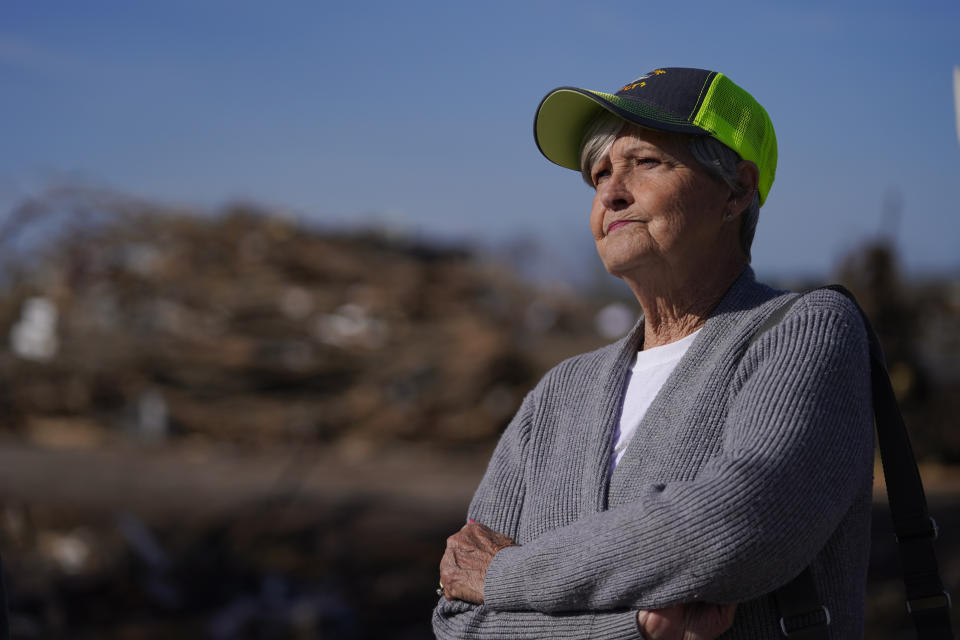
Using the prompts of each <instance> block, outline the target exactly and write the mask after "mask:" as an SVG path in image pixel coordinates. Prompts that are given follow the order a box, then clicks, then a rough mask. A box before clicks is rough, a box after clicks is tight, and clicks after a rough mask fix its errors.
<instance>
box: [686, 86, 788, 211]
mask: <svg viewBox="0 0 960 640" xmlns="http://www.w3.org/2000/svg"><path fill="white" fill-rule="evenodd" d="M693 123H694V124H696V125H697V126H699V127H701V128H702V129H704V130H705V131H707V132H708V133H709V134H710V135H711V136H712V137H714V138H716V139H717V140H719V141H720V142H722V143H724V144H725V145H727V146H728V147H730V148H731V149H734V150H735V151H736V152H737V153H739V154H740V157H741V158H743V159H744V160H749V161H751V162H753V163H754V164H756V165H757V168H759V170H760V184H759V187H758V191H759V192H760V203H761V204H763V202H764V201H765V200H766V198H767V193H769V192H770V187H771V186H773V179H774V176H775V175H776V173H777V137H776V134H775V133H774V131H773V123H772V122H771V121H770V116H769V115H767V111H766V109H764V108H763V107H762V106H761V105H760V103H759V102H757V101H756V100H754V99H753V96H751V95H750V94H749V93H747V92H746V91H744V90H743V89H741V88H740V87H738V86H737V85H736V84H734V83H733V81H731V80H730V79H729V78H728V77H727V76H725V75H723V74H722V73H718V74H717V75H716V77H715V78H714V80H713V82H712V83H711V84H710V88H709V89H708V90H707V95H706V97H705V98H704V100H703V105H702V106H701V107H700V110H699V111H698V112H697V114H696V116H694V118H693Z"/></svg>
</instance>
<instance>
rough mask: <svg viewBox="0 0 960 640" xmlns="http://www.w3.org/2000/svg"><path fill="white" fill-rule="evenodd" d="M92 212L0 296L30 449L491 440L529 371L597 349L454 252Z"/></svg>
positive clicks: (264, 221)
mask: <svg viewBox="0 0 960 640" xmlns="http://www.w3.org/2000/svg"><path fill="white" fill-rule="evenodd" d="M58 206H59V207H60V209H63V207H64V204H63V202H60V203H59V204H58ZM97 212H98V215H97V217H96V221H95V222H91V221H89V217H88V218H87V219H86V220H87V221H86V222H83V223H80V224H76V225H75V226H74V228H72V229H71V230H70V232H69V233H61V234H59V235H58V236H57V238H56V239H55V240H51V241H50V242H49V244H48V246H45V247H43V248H42V250H39V251H38V250H34V251H33V252H32V253H31V254H30V256H31V258H32V261H30V260H27V259H23V260H21V261H20V262H18V263H14V264H10V265H8V268H7V271H6V272H7V273H8V274H9V275H8V277H7V279H6V281H5V282H3V283H2V288H0V331H3V332H4V335H6V336H8V340H7V344H6V348H4V349H2V350H0V385H2V389H3V390H2V392H0V415H3V416H5V417H4V419H3V420H4V424H3V425H2V426H3V427H6V428H8V429H13V430H16V431H18V432H20V433H21V434H23V435H25V436H26V437H28V438H33V439H38V440H41V441H47V440H51V439H53V440H56V439H58V438H67V439H71V440H76V439H81V440H82V439H85V438H86V439H90V440H92V441H96V440H97V439H98V438H104V437H111V434H116V433H126V434H129V435H133V436H135V437H136V438H140V439H142V440H144V441H147V442H156V441H160V440H163V439H165V438H169V437H183V436H190V437H201V438H209V439H213V440H217V441H233V442H239V443H246V444H251V445H258V446H259V445H262V444H264V443H267V442H275V443H291V442H296V443H311V442H316V443H325V444H326V443H337V444H342V445H344V446H345V447H346V448H347V449H349V450H350V451H354V452H363V451H366V450H369V449H370V448H371V447H374V448H375V447H376V446H377V444H378V443H388V442H395V441H397V440H408V441H428V442H430V443H431V444H435V445H441V446H459V445H462V444H471V443H477V442H483V441H489V440H491V439H492V438H494V437H495V436H496V435H497V434H498V433H499V431H500V430H501V429H502V428H503V426H504V425H505V424H506V422H507V421H508V420H509V418H510V416H511V415H512V413H513V411H514V410H515V409H516V407H517V406H518V405H519V403H520V401H521V400H522V397H523V394H524V393H526V391H527V390H529V389H530V388H531V387H532V385H533V384H534V383H535V382H536V379H537V378H538V377H539V375H541V374H542V372H543V370H544V368H545V367H546V366H548V365H549V364H552V363H555V362H556V361H557V360H558V359H560V358H561V357H564V356H566V355H570V354H572V353H574V352H576V351H581V350H583V349H584V348H592V347H595V346H597V345H599V344H601V343H602V342H606V341H609V337H603V338H601V337H600V336H598V335H597V334H596V332H595V330H594V327H593V319H592V315H591V314H592V311H591V309H590V308H588V307H587V306H586V304H585V303H582V302H580V301H577V300H576V299H575V298H574V297H573V296H572V295H569V294H568V295H562V294H550V293H548V292H546V293H545V292H543V291H537V290H534V289H532V288H531V287H529V286H527V285H525V284H523V283H521V282H520V281H519V280H517V279H516V278H515V277H513V276H511V275H509V274H508V273H507V272H506V271H505V270H504V269H498V268H495V267H493V266H489V265H486V264H484V263H483V262H482V261H480V260H478V259H477V258H476V257H475V256H474V255H473V254H472V253H471V252H470V251H469V250H467V249H465V248H462V247H443V246H436V245H428V244H424V243H418V242H415V241H410V240H408V239H402V238H399V239H398V238H390V237H387V236H384V235H379V234H375V233H371V232H343V231H340V232H330V231H323V230H319V229H316V228H311V227H308V226H306V225H303V224H299V223H297V222H295V221H292V220H290V219H289V218H283V217H279V216H276V215H269V214H266V213H264V212H261V211H258V210H256V209H253V208H250V207H234V208H233V209H231V210H227V211H224V212H222V213H221V214H220V215H217V216H210V215H206V216H203V215H191V214H183V213H176V212H170V211H164V210H157V209H155V208H154V209H151V208H149V207H134V206H132V205H130V204H129V203H125V202H122V201H112V200H109V199H108V200H105V201H99V202H98V204H97ZM33 213H34V215H35V214H36V212H35V211H34V212H33ZM35 217H36V216H35ZM37 256H41V257H42V259H40V260H38V259H37Z"/></svg>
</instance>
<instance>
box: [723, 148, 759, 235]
mask: <svg viewBox="0 0 960 640" xmlns="http://www.w3.org/2000/svg"><path fill="white" fill-rule="evenodd" d="M759 183H760V171H759V170H758V169H757V165H755V164H754V163H752V162H750V161H749V160H741V161H740V162H738V163H737V184H736V188H735V189H734V190H733V191H731V192H730V198H728V199H727V209H726V211H725V213H724V216H723V218H724V220H732V219H733V218H736V217H737V216H739V215H740V214H741V213H743V211H744V210H745V209H746V208H747V207H749V206H750V203H751V202H753V196H754V194H756V193H757V185H758V184H759Z"/></svg>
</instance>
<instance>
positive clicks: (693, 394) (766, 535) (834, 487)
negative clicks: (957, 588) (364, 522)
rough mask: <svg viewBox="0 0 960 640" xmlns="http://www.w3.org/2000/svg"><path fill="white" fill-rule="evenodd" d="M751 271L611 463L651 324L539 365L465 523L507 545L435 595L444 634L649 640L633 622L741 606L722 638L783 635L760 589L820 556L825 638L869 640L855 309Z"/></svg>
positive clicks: (865, 477) (868, 408) (862, 405)
mask: <svg viewBox="0 0 960 640" xmlns="http://www.w3.org/2000/svg"><path fill="white" fill-rule="evenodd" d="M792 295H795V294H789V293H785V292H782V291H777V290H774V289H771V288H769V287H767V286H765V285H762V284H758V283H757V282H755V280H754V275H753V271H752V270H751V269H750V268H749V267H748V268H747V269H745V270H744V272H743V273H742V274H741V276H740V277H739V278H738V279H737V281H736V282H735V283H734V284H733V286H732V287H731V288H730V289H729V291H728V292H727V293H726V294H725V296H724V298H723V299H722V300H721V302H720V303H719V304H718V306H717V307H716V309H715V310H714V311H713V313H712V314H711V316H710V318H709V319H708V320H707V322H706V324H705V325H704V327H703V329H702V331H700V334H699V335H698V336H697V338H696V339H695V340H694V342H693V344H692V345H691V346H690V348H689V350H688V351H687V353H686V355H685V356H684V357H683V359H682V360H681V361H680V363H679V364H678V366H677V368H676V369H675V370H674V372H673V374H672V375H671V376H670V378H669V379H668V380H667V382H666V384H665V386H664V387H663V388H662V389H661V391H660V393H659V394H658V395H657V397H656V399H655V400H654V402H653V404H652V405H651V406H650V408H649V410H648V411H647V414H646V416H645V417H644V418H643V421H642V422H641V423H640V426H639V428H638V429H637V431H636V434H635V435H634V436H633V439H632V441H631V442H630V445H629V447H628V449H627V451H626V454H625V455H624V457H623V459H622V460H621V462H620V464H619V465H618V466H617V467H616V470H615V471H614V472H613V474H612V475H611V474H610V473H609V460H610V455H611V451H612V438H613V433H614V430H615V428H616V426H617V423H618V419H619V412H620V407H621V404H622V394H623V389H624V386H625V381H626V379H627V374H628V370H629V367H630V364H631V362H632V360H633V357H634V355H635V354H636V351H637V349H638V348H639V347H640V345H641V342H642V337H643V328H642V325H643V321H642V319H641V321H640V323H638V325H637V327H635V328H634V330H633V331H632V332H631V333H630V334H629V335H628V336H626V337H625V338H623V339H621V340H620V341H618V342H616V343H615V344H612V345H609V346H607V347H604V348H602V349H599V350H597V351H594V352H591V353H587V354H583V355H580V356H576V357H574V358H571V359H569V360H566V361H564V362H563V363H561V364H560V365H558V366H557V367H555V368H554V369H553V370H551V371H550V372H549V373H548V374H547V375H546V376H544V378H543V379H542V380H541V381H540V383H539V384H538V385H537V386H536V388H535V389H534V390H533V391H532V392H531V393H530V394H529V395H528V396H527V397H526V398H525V400H524V402H523V404H522V406H521V408H520V410H519V412H518V413H517V415H516V416H515V417H514V419H513V421H512V422H511V423H510V425H509V426H508V427H507V429H506V431H505V432H504V434H503V436H502V438H501V440H500V442H499V444H498V445H497V448H496V450H495V452H494V454H493V457H492V459H491V461H490V463H489V466H488V468H487V471H486V474H485V476H484V478H483V480H482V482H481V483H480V486H479V488H478V489H477V492H476V495H475V496H474V498H473V501H472V503H471V505H470V509H469V516H470V517H471V518H473V519H475V520H476V521H477V522H480V523H482V524H485V525H487V526H489V527H491V528H493V529H495V530H497V531H500V532H502V533H505V534H507V535H509V536H511V537H512V538H513V539H514V540H516V542H517V543H518V545H520V546H516V547H508V548H506V549H503V550H502V551H500V552H499V553H498V554H497V555H496V556H495V557H494V559H493V562H492V563H491V564H490V567H489V569H488V571H487V575H486V582H485V585H484V604H483V605H479V606H478V605H472V604H468V603H464V602H461V601H454V602H447V601H446V600H444V599H442V598H441V599H440V601H439V603H438V604H437V607H436V609H435V610H434V614H433V627H434V632H435V633H436V636H437V637H438V638H441V639H447V638H484V639H486V638H503V639H518V638H529V639H534V638H578V639H585V638H641V636H640V634H639V632H638V630H637V625H636V611H637V610H638V609H653V608H660V607H664V606H667V605H671V604H675V603H680V602H691V601H704V602H716V603H734V602H735V603H740V605H739V607H738V609H737V613H736V619H735V621H734V625H733V627H732V628H731V629H730V630H729V631H728V632H727V633H725V634H724V635H723V636H722V637H723V638H724V639H731V640H732V639H737V640H740V639H743V640H747V639H749V640H770V639H774V638H778V637H782V635H781V632H780V627H779V622H778V616H777V614H776V607H775V604H774V602H773V598H772V596H771V595H770V593H771V592H772V591H773V590H775V589H776V588H777V587H779V586H780V585H782V584H784V583H786V582H787V581H789V580H790V579H791V578H793V577H794V576H795V575H797V574H798V573H799V572H800V571H802V570H803V569H804V568H805V567H806V566H808V565H810V564H811V563H812V565H813V575H814V578H815V581H816V584H817V588H818V592H819V594H820V596H821V599H822V601H823V602H824V603H825V604H826V605H827V607H828V608H829V610H830V614H831V616H832V619H833V624H832V625H831V627H830V629H831V636H830V637H831V638H835V639H838V640H839V639H842V640H849V639H851V638H860V637H862V635H863V609H864V593H865V583H866V573H867V562H868V556H869V541H870V499H871V485H872V477H873V413H872V404H871V393H870V381H869V364H868V355H867V354H868V348H867V339H866V333H865V329H864V327H863V323H862V321H861V319H860V316H859V315H858V312H857V311H856V309H855V308H854V306H853V305H852V304H851V303H850V302H849V301H848V300H847V299H846V298H845V297H843V296H842V295H840V294H838V293H835V292H833V291H816V292H814V293H810V294H807V295H806V296H804V298H803V299H802V300H801V301H799V302H797V303H796V304H794V305H793V307H792V308H791V309H790V310H789V312H788V313H787V315H786V316H785V317H784V318H783V320H781V321H780V322H779V323H778V324H777V325H776V326H775V327H773V328H772V329H770V330H768V331H766V332H764V333H763V334H762V335H761V336H759V337H758V338H757V339H756V340H755V341H754V342H752V343H751V339H752V338H753V337H754V334H755V333H756V332H757V329H758V328H759V327H760V325H761V324H762V323H763V321H764V319H765V318H766V317H767V316H769V314H770V313H771V312H772V311H773V310H774V309H776V308H777V307H779V306H780V305H781V304H783V302H784V301H785V300H787V299H788V297H789V296H792Z"/></svg>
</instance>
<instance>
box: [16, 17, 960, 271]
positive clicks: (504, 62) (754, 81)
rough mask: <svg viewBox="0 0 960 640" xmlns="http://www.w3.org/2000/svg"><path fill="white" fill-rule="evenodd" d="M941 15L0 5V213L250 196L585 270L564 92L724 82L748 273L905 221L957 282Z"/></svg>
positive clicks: (584, 198)
mask: <svg viewBox="0 0 960 640" xmlns="http://www.w3.org/2000/svg"><path fill="white" fill-rule="evenodd" d="M955 64H960V2H956V0H949V1H948V0H943V1H937V2H933V1H931V2H924V1H922V0H921V1H918V2H910V3H908V2H906V1H904V2H897V3H892V2H885V1H882V0H881V1H879V2H857V3H849V2H826V1H819V0H813V1H811V0H805V1H804V2H802V3H800V2H790V3H787V2H774V1H767V2H756V3H749V2H737V1H735V0H734V1H726V2H710V3H705V2H704V3H697V2H684V3H665V2H664V3H654V4H651V3H639V2H636V1H629V2H619V1H608V2H604V3H587V2H523V1H522V0H515V1H514V2H473V3H467V2H416V1H406V2H363V1H356V2H324V1H322V0H316V1H311V2H306V1H304V2H280V1H278V2H271V3H267V2H241V1H227V0H223V1H212V0H211V1H203V0H164V2H154V3H147V2H130V1H128V0H115V1H106V0H88V1H84V2H76V1H66V0H62V1H53V0H51V1H47V2H37V1H34V0H5V1H4V2H3V4H2V5H0V149H2V154H0V213H2V214H5V212H6V211H8V210H9V208H10V207H11V206H12V205H13V204H14V203H16V202H17V201H19V200H20V199H22V198H24V197H26V196H29V195H31V194H34V193H37V192H39V191H40V190H41V189H42V188H43V187H44V186H45V185H51V184H58V183H61V182H64V181H68V182H71V183H78V182H79V183H83V184H90V185H94V186H105V187H111V188H115V189H118V190H121V191H125V192H129V193H132V194H135V195H142V196H147V197H152V198H153V197H155V198H160V199H163V200H167V201H171V202H177V203H194V204H198V205H200V206H204V207H217V206H219V205H222V204H223V203H225V202H228V201H231V200H236V199H251V200H254V201H257V202H260V203H263V204H265V205H268V206H278V207H283V208H287V209H290V210H292V211H295V212H298V213H301V214H304V215H307V216H309V217H312V218H315V219H320V220H332V221H338V222H344V221H348V222H350V221H370V222H371V223H372V224H377V225H389V226H391V227H401V228H405V229H408V230H411V231H412V232H415V233H418V234H422V235H425V236H428V237H434V236H435V237H455V238H461V239H468V240H477V241H480V242H483V243H485V244H487V245H495V244H505V243H509V242H515V241H518V240H531V241H533V242H536V243H538V244H539V245H541V246H542V247H543V254H542V256H543V258H544V259H545V260H548V261H553V263H554V264H556V273H558V274H568V273H572V272H574V271H582V270H589V269H591V268H596V263H595V261H594V259H593V258H591V257H590V256H591V255H592V251H593V249H592V241H591V240H590V236H589V231H588V229H587V211H588V209H589V202H590V197H591V192H590V190H589V189H588V188H587V187H586V186H585V185H583V184H582V183H581V182H580V181H579V178H578V176H577V175H576V174H574V173H573V172H570V171H566V170H564V169H560V168H559V167H556V166H554V165H551V164H550V163H548V162H547V161H546V160H544V159H543V158H542V157H541V156H540V155H539V153H538V152H537V149H536V146H535V145H534V143H533V139H532V133H531V130H532V126H531V124H532V116H533V112H534V109H535V107H536V106H537V104H538V102H539V100H540V98H541V97H542V96H543V95H544V94H545V93H546V92H547V91H548V90H550V89H552V88H554V87H556V86H560V85H576V86H581V87H587V88H592V89H602V90H611V89H616V88H618V87H619V86H620V85H622V84H623V83H625V82H627V81H629V80H631V79H633V78H634V77H636V76H637V75H640V74H641V73H643V72H645V71H648V70H650V69H652V68H655V67H659V66H697V67H706V68H713V69H717V70H720V71H723V72H724V73H726V74H727V75H729V76H730V77H731V78H733V79H734V81H736V82H737V83H738V84H740V85H742V86H744V87H745V88H747V89H748V90H749V91H751V92H752V93H753V94H754V95H755V97H757V99H758V100H759V101H760V102H761V103H762V104H763V105H764V106H765V107H766V108H767V110H768V111H769V113H770V114H771V116H772V118H773V121H774V124H775V126H776V129H777V134H778V139H779V144H780V165H779V170H778V174H777V180H776V183H775V184H774V186H773V189H772V191H771V193H770V197H769V199H768V202H767V205H766V206H765V207H764V208H763V210H762V215H761V222H760V228H759V232H758V236H757V241H756V245H755V252H754V264H755V266H756V268H757V270H758V271H759V272H760V273H761V275H763V274H790V273H797V272H805V273H813V274H827V273H829V271H830V269H831V268H832V267H833V265H834V264H835V263H836V261H837V259H838V258H839V256H841V255H842V254H843V253H844V252H845V251H846V250H848V249H849V248H850V247H853V246H855V245H856V244H857V243H858V242H860V241H861V240H862V239H863V238H864V237H866V236H870V235H873V234H876V233H878V232H879V231H880V230H881V228H882V227H883V216H882V210H883V208H884V202H885V199H886V200H887V201H892V200H897V199H898V200H899V201H900V202H901V203H902V207H901V216H900V220H899V224H898V225H897V226H896V232H897V242H898V245H899V247H900V249H901V251H902V255H903V258H904V261H905V262H906V264H907V266H908V267H909V268H910V269H911V270H913V271H931V270H933V271H938V272H952V273H956V272H960V205H958V200H960V145H958V139H957V131H956V125H955V122H956V119H955V115H954V106H953V96H952V91H953V90H952V85H951V83H952V68H953V65H955Z"/></svg>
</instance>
